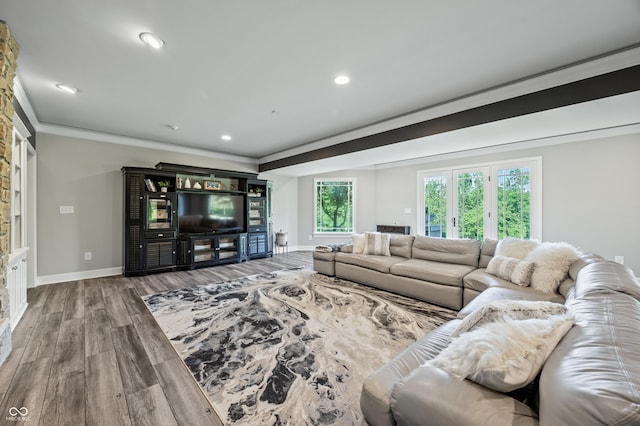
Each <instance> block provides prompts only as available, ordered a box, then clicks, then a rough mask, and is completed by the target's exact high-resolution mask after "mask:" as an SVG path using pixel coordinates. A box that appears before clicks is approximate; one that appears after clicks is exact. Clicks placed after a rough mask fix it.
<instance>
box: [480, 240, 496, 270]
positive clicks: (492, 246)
mask: <svg viewBox="0 0 640 426" xmlns="http://www.w3.org/2000/svg"><path fill="white" fill-rule="evenodd" d="M497 246H498V240H494V239H492V238H485V239H484V242H483V243H482V248H481V249H480V261H479V263H478V267H479V268H486V267H487V265H488V264H489V262H490V261H491V259H492V258H493V256H495V254H496V247H497Z"/></svg>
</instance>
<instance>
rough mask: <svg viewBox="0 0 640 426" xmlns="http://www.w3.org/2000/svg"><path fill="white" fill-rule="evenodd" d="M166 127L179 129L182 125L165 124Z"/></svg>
mask: <svg viewBox="0 0 640 426" xmlns="http://www.w3.org/2000/svg"><path fill="white" fill-rule="evenodd" d="M165 126H166V127H168V128H170V129H171V130H178V129H179V128H180V127H179V126H176V125H175V124H165Z"/></svg>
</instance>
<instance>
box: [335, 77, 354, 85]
mask: <svg viewBox="0 0 640 426" xmlns="http://www.w3.org/2000/svg"><path fill="white" fill-rule="evenodd" d="M333 81H334V82H335V83H336V84H340V85H343V84H347V83H349V81H350V79H349V76H346V75H339V76H337V77H336V78H335V79H334V80H333Z"/></svg>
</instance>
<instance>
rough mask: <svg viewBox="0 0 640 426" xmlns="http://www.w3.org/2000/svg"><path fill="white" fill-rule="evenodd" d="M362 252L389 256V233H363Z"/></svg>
mask: <svg viewBox="0 0 640 426" xmlns="http://www.w3.org/2000/svg"><path fill="white" fill-rule="evenodd" d="M364 254H373V255H376V256H391V252H390V251H389V234H382V233H380V232H367V233H365V234H364Z"/></svg>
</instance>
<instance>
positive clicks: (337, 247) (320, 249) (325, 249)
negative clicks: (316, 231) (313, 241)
mask: <svg viewBox="0 0 640 426" xmlns="http://www.w3.org/2000/svg"><path fill="white" fill-rule="evenodd" d="M342 246H344V244H331V245H328V246H325V245H318V246H316V251H317V252H320V253H331V252H334V251H340V249H341V248H342Z"/></svg>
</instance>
